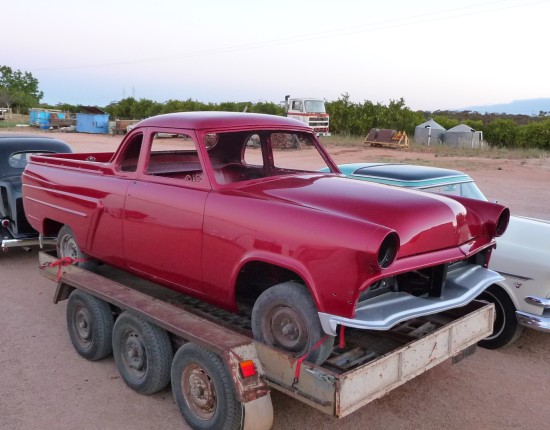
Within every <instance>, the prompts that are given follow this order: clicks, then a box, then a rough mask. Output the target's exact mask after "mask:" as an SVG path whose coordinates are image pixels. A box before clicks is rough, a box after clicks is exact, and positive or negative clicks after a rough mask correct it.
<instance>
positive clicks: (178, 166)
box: [145, 133, 203, 182]
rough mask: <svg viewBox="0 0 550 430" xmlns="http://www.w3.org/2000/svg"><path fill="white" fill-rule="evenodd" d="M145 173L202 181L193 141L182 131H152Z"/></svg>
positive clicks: (199, 163)
mask: <svg viewBox="0 0 550 430" xmlns="http://www.w3.org/2000/svg"><path fill="white" fill-rule="evenodd" d="M151 139H152V140H151V150H150V152H149V157H148V159H147V163H146V167H145V173H146V174H147V175H153V176H163V177H169V178H175V179H179V180H182V181H188V182H202V180H203V170H202V165H201V162H200V159H199V154H198V151H197V147H196V145H195V141H194V140H193V138H192V137H191V136H189V135H187V134H182V133H154V134H153V135H152V138H151Z"/></svg>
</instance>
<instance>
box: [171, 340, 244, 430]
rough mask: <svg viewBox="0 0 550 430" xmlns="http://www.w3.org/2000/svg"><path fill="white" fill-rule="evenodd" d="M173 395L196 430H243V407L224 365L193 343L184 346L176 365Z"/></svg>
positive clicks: (175, 361)
mask: <svg viewBox="0 0 550 430" xmlns="http://www.w3.org/2000/svg"><path fill="white" fill-rule="evenodd" d="M172 392H173V394H174V399H175V401H176V403H177V405H178V407H179V408H180V411H181V414H182V415H183V417H184V418H185V420H186V421H187V422H188V423H189V425H190V426H191V427H192V428H194V429H205V430H206V429H208V430H210V429H212V430H214V429H215V430H218V429H219V430H237V429H241V428H242V421H243V406H242V404H241V403H240V402H239V401H238V400H237V398H236V396H235V389H234V387H233V380H232V379H231V376H230V375H229V372H228V371H227V369H226V367H225V365H224V363H223V361H222V360H221V359H220V357H218V356H217V355H216V354H214V353H213V352H211V351H208V350H206V349H204V348H202V347H200V346H198V345H196V344H193V343H187V344H185V345H183V346H182V347H181V348H180V349H179V350H178V351H177V352H176V354H175V356H174V361H173V362H172Z"/></svg>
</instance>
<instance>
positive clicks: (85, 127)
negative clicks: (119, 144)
mask: <svg viewBox="0 0 550 430" xmlns="http://www.w3.org/2000/svg"><path fill="white" fill-rule="evenodd" d="M81 109H82V110H83V111H84V112H83V113H77V114H76V131H77V132H79V133H104V134H107V133H109V114H108V113H105V112H104V111H102V110H101V109H99V108H97V107H93V106H81Z"/></svg>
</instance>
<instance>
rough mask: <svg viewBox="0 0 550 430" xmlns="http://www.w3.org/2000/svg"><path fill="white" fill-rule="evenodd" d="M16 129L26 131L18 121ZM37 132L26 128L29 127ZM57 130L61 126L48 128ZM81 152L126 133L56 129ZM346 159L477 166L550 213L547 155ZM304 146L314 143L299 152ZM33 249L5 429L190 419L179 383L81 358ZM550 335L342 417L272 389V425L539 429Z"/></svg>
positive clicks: (348, 158) (8, 262)
mask: <svg viewBox="0 0 550 430" xmlns="http://www.w3.org/2000/svg"><path fill="white" fill-rule="evenodd" d="M18 131H19V130H18ZM25 132H28V131H25ZM51 134H52V133H51ZM54 135H58V136H59V137H60V138H61V139H64V140H66V141H67V142H69V143H70V144H71V145H72V146H73V148H74V149H75V150H76V151H79V152H93V151H112V150H113V149H114V148H116V146H117V145H118V142H119V141H120V140H121V136H118V137H111V136H92V135H80V134H67V135H64V134H61V133H59V134H54ZM331 152H332V153H333V155H334V157H335V159H336V160H337V162H355V161H376V160H381V159H383V160H385V161H388V159H395V160H407V161H408V162H413V163H414V162H420V161H422V162H426V163H429V164H432V165H439V166H445V167H454V168H457V169H459V170H463V171H466V172H468V173H469V174H470V175H471V176H473V177H474V179H475V180H476V182H477V183H478V185H479V186H480V188H481V189H482V190H483V191H484V192H485V194H486V195H487V196H488V197H489V198H491V199H498V200H499V201H500V202H501V203H503V204H506V205H508V206H509V207H510V208H511V210H512V213H515V214H520V215H529V216H535V217H540V218H547V219H550V186H549V185H550V161H549V160H547V159H526V160H504V159H485V158H474V157H468V158H467V157H461V158H452V159H451V158H442V157H434V156H433V155H431V154H424V153H422V154H420V153H418V154H416V153H412V152H404V151H392V150H384V149H372V148H344V149H342V148H331ZM293 156H301V157H304V163H307V151H302V152H294V153H293ZM37 266H38V262H37V256H36V250H33V251H31V252H25V251H23V250H17V249H14V250H10V252H8V253H6V254H2V255H0V271H1V278H0V297H1V298H0V381H1V382H0V429H6V430H27V429H29V430H31V429H58V430H69V429H70V430H72V429H81V430H92V429H99V428H102V429H121V430H123V429H157V428H163V429H164V430H170V429H186V428H189V427H188V426H187V425H186V424H185V422H184V420H183V419H182V417H181V416H180V414H179V411H178V410H177V407H176V406H175V403H174V401H173V400H172V395H171V392H170V391H169V389H168V390H165V391H162V392H160V393H158V394H155V395H152V396H147V397H145V396H141V395H139V394H136V393H135V392H133V391H132V390H131V389H129V388H127V387H126V385H125V384H124V382H123V381H122V380H121V379H120V377H119V375H118V373H117V370H116V368H115V365H114V361H113V359H112V358H108V359H105V360H102V361H99V362H88V361H86V360H84V359H82V358H81V357H80V356H79V355H78V354H77V353H76V352H75V351H74V350H73V347H72V345H71V343H70V340H69V337H68V334H67V331H66V323H65V303H60V304H58V305H54V304H53V303H52V297H53V293H54V291H55V285H54V283H53V282H51V281H48V280H46V279H45V278H43V277H41V276H40V275H39V274H38V269H37ZM549 363H550V334H544V333H540V332H535V331H532V330H526V331H525V332H524V334H523V335H522V337H521V338H520V339H519V340H518V341H516V342H515V343H514V344H512V345H510V346H508V347H506V348H503V349H500V350H496V351H488V350H483V349H481V348H478V350H477V352H476V354H474V355H473V356H472V357H469V358H467V359H465V360H463V361H461V362H460V363H458V364H456V365H452V364H451V363H450V362H445V363H443V364H441V365H439V366H437V367H436V368H434V369H432V370H430V371H428V372H426V373H425V374H423V375H421V376H419V377H417V378H416V379H414V380H413V381H411V382H409V383H407V384H405V385H404V386H402V387H400V388H398V389H396V390H394V391H393V392H391V393H390V394H389V395H387V396H386V397H384V398H382V399H380V400H377V401H374V402H372V403H370V404H369V405H367V406H366V407H364V408H362V409H361V410H359V411H357V412H355V413H353V414H351V415H350V416H348V417H346V418H343V419H341V420H338V419H334V418H331V417H328V416H325V415H322V414H321V413H319V412H317V411H316V410H314V409H312V408H310V407H308V406H305V405H303V404H301V403H298V402H296V401H295V400H293V399H291V398H289V397H286V396H284V395H282V394H280V393H278V392H272V399H273V404H274V411H275V424H274V429H305V428H316V429H319V430H322V429H332V428H334V427H336V426H341V427H342V428H351V429H359V428H361V429H364V428H368V429H370V430H390V429H392V430H393V429H438V430H439V429H441V428H445V429H447V430H451V429H540V428H545V427H546V426H547V425H548V422H549V421H550V409H549V408H548V399H550V372H548V364H549Z"/></svg>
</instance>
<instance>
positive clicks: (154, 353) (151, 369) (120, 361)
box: [113, 312, 173, 394]
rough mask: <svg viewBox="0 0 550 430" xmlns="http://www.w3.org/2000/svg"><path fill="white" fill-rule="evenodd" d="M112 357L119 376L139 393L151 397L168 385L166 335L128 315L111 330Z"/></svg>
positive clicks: (169, 349)
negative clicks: (150, 395)
mask: <svg viewBox="0 0 550 430" xmlns="http://www.w3.org/2000/svg"><path fill="white" fill-rule="evenodd" d="M113 356H114V358H115V363H116V366H117V369H118V371H119V373H120V376H121V377H122V379H123V380H124V382H126V384H127V385H128V386H129V387H130V388H132V389H133V390H134V391H136V392H138V393H140V394H153V393H156V392H157V391H160V390H162V389H163V388H165V387H166V386H167V385H168V384H169V383H170V366H171V364H172V356H173V354H172V345H171V343H170V338H169V336H168V333H167V332H166V331H165V330H163V329H161V328H160V327H157V326H156V325H154V324H151V323H150V322H148V321H145V320H144V319H142V318H140V317H138V316H136V315H133V314H131V313H129V312H123V313H122V314H120V316H119V317H118V318H117V320H116V321H115V325H114V328H113Z"/></svg>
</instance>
